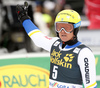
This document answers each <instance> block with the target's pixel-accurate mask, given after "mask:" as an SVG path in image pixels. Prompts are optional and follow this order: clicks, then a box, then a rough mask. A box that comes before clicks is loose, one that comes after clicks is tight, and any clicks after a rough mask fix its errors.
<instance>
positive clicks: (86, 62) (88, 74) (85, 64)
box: [78, 48, 97, 88]
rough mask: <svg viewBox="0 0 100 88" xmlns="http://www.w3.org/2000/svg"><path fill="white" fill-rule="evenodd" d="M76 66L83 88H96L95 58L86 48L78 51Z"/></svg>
mask: <svg viewBox="0 0 100 88" xmlns="http://www.w3.org/2000/svg"><path fill="white" fill-rule="evenodd" d="M78 64H79V66H80V70H81V74H82V79H83V84H84V86H85V88H97V83H96V69H95V57H94V55H93V53H92V52H91V51H90V50H89V49H88V48H84V49H82V50H81V51H80V53H79V56H78Z"/></svg>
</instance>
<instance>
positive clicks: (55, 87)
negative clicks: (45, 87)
mask: <svg viewBox="0 0 100 88" xmlns="http://www.w3.org/2000/svg"><path fill="white" fill-rule="evenodd" d="M49 85H50V86H52V88H69V87H66V85H61V84H58V83H57V82H54V83H51V82H50V84H49Z"/></svg>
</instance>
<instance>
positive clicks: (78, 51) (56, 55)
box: [23, 19, 97, 88]
mask: <svg viewBox="0 0 100 88" xmlns="http://www.w3.org/2000/svg"><path fill="white" fill-rule="evenodd" d="M23 27H24V28H25V30H26V32H27V34H28V35H29V37H30V38H31V39H32V40H33V42H34V43H35V44H36V45H37V46H38V47H41V48H43V49H45V50H47V51H49V52H50V78H49V88H83V85H84V87H85V88H97V83H96V69H95V57H94V55H93V53H92V52H91V50H90V49H89V48H88V47H87V46H85V45H84V44H82V43H81V42H77V43H76V44H74V45H72V46H69V45H66V46H65V47H64V48H62V42H61V40H60V38H58V37H48V36H46V35H44V34H43V33H41V31H40V30H39V29H38V28H37V27H36V26H35V25H34V24H33V22H32V21H31V20H30V19H27V20H25V21H24V22H23Z"/></svg>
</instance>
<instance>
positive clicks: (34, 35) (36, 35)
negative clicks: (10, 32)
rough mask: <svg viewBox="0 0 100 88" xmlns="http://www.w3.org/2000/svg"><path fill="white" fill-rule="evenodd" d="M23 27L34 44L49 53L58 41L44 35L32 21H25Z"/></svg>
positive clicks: (55, 38)
mask: <svg viewBox="0 0 100 88" xmlns="http://www.w3.org/2000/svg"><path fill="white" fill-rule="evenodd" d="M23 27H24V28H25V30H26V32H27V34H28V35H29V37H30V38H31V39H32V40H33V42H34V43H35V44H36V45H37V46H38V47H41V48H43V49H45V50H47V51H50V49H51V46H52V44H53V43H54V42H55V41H56V40H57V39H58V38H57V37H53V38H52V37H48V36H46V35H44V34H42V33H41V31H40V30H39V29H38V28H37V27H36V26H35V25H34V24H33V22H32V21H31V20H30V19H27V20H25V21H23Z"/></svg>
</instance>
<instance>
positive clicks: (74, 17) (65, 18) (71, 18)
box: [55, 10, 81, 35]
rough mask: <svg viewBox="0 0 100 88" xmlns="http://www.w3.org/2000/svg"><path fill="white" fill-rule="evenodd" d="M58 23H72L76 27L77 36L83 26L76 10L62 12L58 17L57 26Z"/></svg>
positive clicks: (75, 33)
mask: <svg viewBox="0 0 100 88" xmlns="http://www.w3.org/2000/svg"><path fill="white" fill-rule="evenodd" d="M57 22H67V23H72V24H73V26H74V35H77V32H78V30H79V27H80V25H81V17H80V15H79V14H78V13H77V12H76V11H74V10H62V11H61V12H59V13H58V14H57V16H56V19H55V24H56V23H57Z"/></svg>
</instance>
